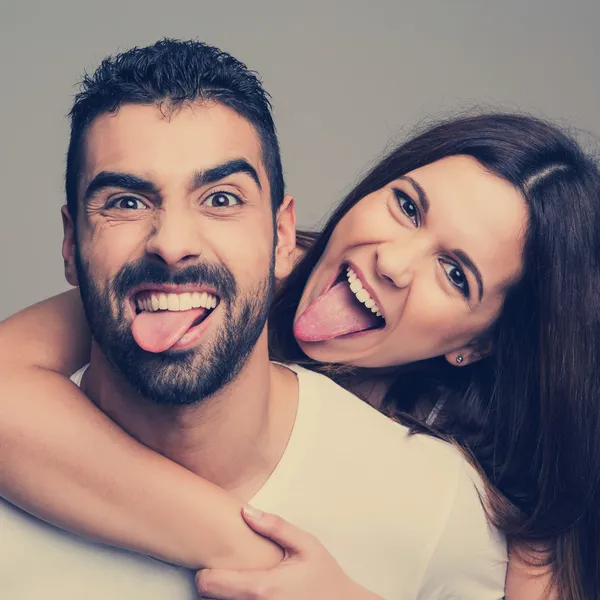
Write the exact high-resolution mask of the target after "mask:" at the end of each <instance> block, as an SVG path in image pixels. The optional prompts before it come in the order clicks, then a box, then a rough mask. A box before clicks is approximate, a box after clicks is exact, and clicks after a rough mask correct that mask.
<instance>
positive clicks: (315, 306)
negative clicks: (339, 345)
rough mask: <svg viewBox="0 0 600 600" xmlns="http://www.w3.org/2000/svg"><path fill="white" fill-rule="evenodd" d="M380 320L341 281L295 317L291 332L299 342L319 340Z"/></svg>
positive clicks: (366, 327)
mask: <svg viewBox="0 0 600 600" xmlns="http://www.w3.org/2000/svg"><path fill="white" fill-rule="evenodd" d="M380 323H381V321H380V319H379V318H378V317H377V316H376V315H375V314H374V313H372V312H371V311H370V310H369V309H368V308H366V307H365V306H364V305H362V304H361V303H360V302H359V301H358V300H357V299H356V296H355V295H354V294H353V292H352V290H351V289H350V286H349V285H348V283H347V282H345V281H344V282H341V283H338V284H336V285H334V286H333V287H332V288H331V289H330V290H329V291H328V292H326V293H325V294H323V295H322V296H320V297H319V298H317V300H315V301H314V302H313V303H312V304H311V305H310V306H309V307H308V308H307V309H306V310H305V311H304V312H303V313H302V314H301V315H300V316H299V317H298V318H297V319H296V322H295V323H294V335H295V336H296V338H297V339H299V340H300V341H303V342H322V341H325V340H331V339H334V338H337V337H340V336H342V335H347V334H349V333H356V332H357V331H364V330H365V329H372V328H373V327H377V326H378V325H379V324H380Z"/></svg>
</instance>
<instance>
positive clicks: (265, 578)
mask: <svg viewBox="0 0 600 600" xmlns="http://www.w3.org/2000/svg"><path fill="white" fill-rule="evenodd" d="M243 516H244V519H245V521H246V523H248V525H249V526H250V527H251V528H252V529H254V531H256V532H257V533H260V534H261V535H263V536H265V537H267V538H270V539H271V540H273V541H274V542H276V543H278V544H279V545H280V546H281V547H282V548H283V550H284V558H283V560H282V561H281V562H280V563H279V564H278V565H277V566H275V567H273V568H271V569H266V570H252V571H238V570H229V569H227V570H225V569H204V570H202V571H198V574H197V575H196V583H197V585H198V591H199V592H200V594H201V596H202V597H203V598H212V599H214V600H296V599H297V600H306V598H310V599H311V600H381V599H380V597H379V596H377V595H375V594H373V593H371V592H369V591H367V590H365V589H364V588H363V587H361V586H359V585H358V584H357V583H355V582H354V581H352V580H351V579H350V578H349V577H348V576H347V575H346V574H345V573H344V571H342V569H341V567H340V566H339V565H338V563H337V562H336V560H335V559H334V558H333V556H331V554H329V552H327V550H326V549H325V548H324V546H323V545H322V544H321V543H320V542H319V541H318V540H317V539H316V538H315V537H314V536H312V535H310V534H309V533H306V532H304V531H301V530H300V529H298V528H297V527H294V526H293V525H291V524H290V523H288V522H287V521H284V520H283V519H281V518H279V517H276V516H275V515H271V514H267V513H263V512H261V511H259V510H257V509H255V508H250V507H246V508H244V511H243Z"/></svg>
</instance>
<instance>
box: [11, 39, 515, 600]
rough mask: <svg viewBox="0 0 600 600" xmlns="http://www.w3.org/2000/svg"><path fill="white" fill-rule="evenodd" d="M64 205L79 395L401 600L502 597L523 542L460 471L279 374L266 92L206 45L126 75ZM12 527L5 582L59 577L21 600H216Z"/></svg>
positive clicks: (118, 70) (106, 99)
mask: <svg viewBox="0 0 600 600" xmlns="http://www.w3.org/2000/svg"><path fill="white" fill-rule="evenodd" d="M66 192H67V206H66V208H64V209H63V222H64V229H65V236H64V243H63V257H64V260H65V270H66V276H67V279H68V281H69V282H70V283H71V284H73V285H78V286H79V288H80V291H81V295H82V299H83V302H84V306H85V310H86V315H87V318H88V321H89V324H90V327H91V330H92V333H93V336H94V344H93V348H92V356H91V361H90V365H89V368H88V369H87V371H86V372H85V374H84V376H83V380H81V378H78V383H80V384H81V385H82V387H83V388H84V389H85V391H86V393H87V394H88V395H89V396H90V398H91V399H92V400H93V401H94V402H95V403H96V405H97V406H98V407H100V408H101V409H102V410H103V411H104V412H105V413H106V414H108V415H109V416H110V417H111V418H112V419H113V420H114V421H115V422H116V423H118V424H119V425H120V426H121V427H122V428H123V429H125V430H126V431H127V432H128V433H129V434H130V435H132V436H133V437H135V438H137V439H138V440H140V441H141V442H142V443H143V444H145V445H147V446H149V447H151V448H153V449H154V450H156V451H158V452H159V453H161V454H163V455H165V456H167V457H168V458H170V459H171V460H173V461H176V462H178V463H180V464H181V465H183V466H184V467H186V468H187V469H189V470H190V471H192V472H195V473H197V474H198V475H200V476H202V477H204V478H206V479H208V480H210V481H212V482H213V483H215V484H217V485H219V486H221V487H223V488H225V489H227V490H229V491H231V492H233V493H235V494H236V495H237V497H239V498H241V499H242V500H244V501H246V502H250V503H251V504H252V505H254V506H256V507H258V508H261V509H264V510H268V511H270V512H275V513H278V514H279V515H281V516H282V517H284V518H286V519H288V520H290V521H291V522H293V523H294V524H296V525H298V526H299V527H301V528H303V529H306V530H308V531H310V532H311V533H313V534H314V535H315V536H316V537H317V538H318V539H320V540H321V542H323V544H324V545H325V546H326V548H327V549H328V550H329V551H330V552H331V553H332V554H333V556H334V557H335V558H336V559H337V560H338V562H339V563H340V565H341V566H342V568H343V569H344V570H345V571H346V573H347V574H348V575H349V576H350V577H351V578H352V579H354V580H355V581H357V582H358V583H359V584H361V585H363V586H364V587H365V588H367V589H369V590H372V591H373V592H375V593H377V594H379V595H381V596H382V597H384V598H403V599H404V598H406V599H409V598H417V597H419V598H454V597H460V598H466V599H467V600H469V599H473V600H475V599H477V600H487V599H489V600H491V599H495V598H500V597H501V596H502V595H503V592H502V589H503V582H504V571H505V565H504V563H503V560H504V548H503V544H502V541H501V540H500V539H499V538H498V536H496V534H494V532H493V531H491V530H490V529H489V528H488V526H487V524H486V521H485V515H484V511H483V508H482V507H481V504H480V500H479V496H478V493H477V490H476V488H475V486H474V485H473V483H472V478H473V473H472V471H471V470H470V468H469V467H468V465H467V464H466V461H464V459H463V458H462V457H461V456H460V454H459V453H458V452H456V451H455V450H454V449H453V448H451V447H450V446H448V445H445V444H443V443H442V442H439V441H437V440H433V439H430V438H427V437H421V436H415V437H413V438H408V436H407V435H406V430H405V429H404V428H403V427H401V426H400V425H398V424H395V423H393V422H391V421H390V420H388V419H386V418H385V417H383V416H382V415H380V414H379V413H377V412H376V411H374V410H373V409H371V408H370V407H368V406H367V405H365V404H364V403H362V402H361V401H360V400H359V399H357V398H355V397H354V396H352V395H351V394H349V393H348V392H345V391H344V390H342V389H341V388H339V387H338V386H336V385H335V384H334V383H332V382H331V381H329V380H328V379H326V378H324V377H322V376H320V375H317V374H314V373H310V372H307V371H304V370H302V369H299V368H294V369H293V370H291V369H289V368H287V367H283V366H281V365H275V364H273V363H270V362H269V357H268V348H267V338H266V320H267V310H268V306H269V302H270V296H271V292H272V288H273V284H274V281H275V280H276V279H278V278H283V277H285V276H286V275H287V274H288V273H289V272H290V270H291V268H292V264H293V255H294V247H295V232H294V222H295V220H294V210H293V202H292V200H291V198H290V197H284V186H283V176H282V171H281V163H280V157H279V150H278V145H277V139H276V136H275V129H274V125H273V121H272V117H271V114H270V109H269V104H268V101H267V100H266V96H265V93H264V91H263V89H262V87H261V86H260V84H259V82H258V80H257V79H256V78H255V77H254V76H253V75H252V73H250V72H249V71H247V70H246V68H245V67H244V66H243V65H242V64H241V63H239V62H238V61H237V60H235V59H234V58H232V57H231V56H229V55H227V54H225V53H223V52H221V51H219V50H217V49H216V48H212V47H209V46H206V45H203V44H200V43H196V42H177V41H172V40H164V41H162V42H159V43H157V44H155V45H153V46H150V47H148V48H142V49H134V50H132V51H129V52H126V53H124V54H121V55H119V56H117V57H115V58H109V59H106V60H105V61H104V62H103V63H102V65H101V66H100V68H99V69H98V70H97V72H96V73H95V74H94V75H93V76H92V77H90V78H87V79H86V80H85V81H84V86H83V91H82V92H81V94H79V96H78V97H77V98H76V101H75V105H74V108H73V111H72V129H71V141H70V146H69V153H68V159H67V174H66ZM1 510H2V513H1V514H2V518H3V521H4V522H5V523H6V528H5V531H6V532H7V535H6V538H5V539H4V540H3V545H4V547H5V548H9V549H10V554H9V555H8V554H7V557H6V558H7V560H6V561H4V562H3V563H2V564H0V580H1V579H2V578H3V577H9V576H10V574H11V573H13V574H14V573H15V572H17V573H18V572H19V571H21V572H22V570H23V565H24V564H33V565H35V567H34V571H35V572H37V573H40V572H43V573H44V576H43V577H42V578H41V579H42V581H40V578H36V577H35V576H34V577H31V578H18V579H15V577H14V576H13V577H12V579H11V586H10V588H9V589H10V594H9V595H8V596H7V597H9V598H11V599H15V598H19V599H20V598H27V599H31V598H37V597H48V596H49V597H60V598H128V599H135V598H144V599H145V600H148V599H150V600H152V599H154V598H157V599H159V598H160V599H162V598H169V599H174V598H193V597H196V592H195V590H194V588H193V577H192V574H191V573H188V572H187V571H185V570H182V569H175V568H172V567H168V566H166V565H163V564H162V563H159V562H157V561H153V560H151V559H146V558H143V557H138V556H134V555H131V554H129V553H126V552H121V551H118V550H114V549H108V548H104V547H102V546H100V545H96V544H93V543H88V542H86V541H84V540H81V539H78V538H75V537H73V536H69V535H68V534H65V533H64V532H61V531H59V530H57V529H54V528H51V527H49V526H46V525H44V524H42V523H41V522H38V521H36V520H35V519H32V518H28V517H26V516H25V515H23V514H22V513H20V512H18V511H16V510H13V509H11V508H9V507H8V506H5V505H2V507H1ZM199 535H201V532H199ZM3 537H4V536H3ZM7 540H8V541H7ZM14 550H17V551H14ZM51 551H52V555H51ZM48 591H49V592H50V595H49V594H48Z"/></svg>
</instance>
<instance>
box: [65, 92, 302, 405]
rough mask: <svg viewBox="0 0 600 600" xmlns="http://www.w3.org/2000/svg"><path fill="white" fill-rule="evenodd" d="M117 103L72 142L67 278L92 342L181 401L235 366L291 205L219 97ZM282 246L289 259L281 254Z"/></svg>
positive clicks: (262, 316) (286, 231)
mask: <svg viewBox="0 0 600 600" xmlns="http://www.w3.org/2000/svg"><path fill="white" fill-rule="evenodd" d="M167 114H168V115H169V116H167V117H165V111H164V110H163V111H161V109H160V108H158V107H155V106H147V105H125V106H123V107H121V108H120V109H119V110H118V112H117V113H115V114H104V115H102V116H100V117H98V118H97V119H96V120H95V121H94V122H93V123H92V124H91V126H90V127H89V129H88V132H87V134H86V137H85V142H84V148H83V156H84V160H83V166H82V171H81V176H80V182H79V214H78V217H77V227H76V234H75V232H74V229H73V224H72V223H71V220H70V218H69V216H68V214H67V213H66V211H65V209H63V215H64V221H65V240H64V243H63V256H64V258H65V263H66V270H67V279H68V280H69V281H70V283H72V284H74V285H77V284H78V285H79V286H80V289H81V295H82V298H83V302H84V306H85V309H86V314H87V318H88V321H89V323H90V327H91V329H92V333H93V335H94V338H95V340H96V342H97V343H98V345H99V347H100V348H101V350H102V352H103V353H104V354H105V356H106V357H107V359H108V360H109V362H111V363H112V364H113V366H115V367H116V368H117V369H118V370H119V371H120V372H121V374H122V375H123V376H124V377H125V379H126V380H127V381H128V382H129V383H130V384H131V385H132V386H133V387H134V389H136V391H137V392H139V393H141V394H142V395H143V396H145V397H147V398H150V399H152V400H154V401H157V402H163V403H170V404H189V403H193V402H196V401H198V400H200V399H202V398H205V397H207V396H211V395H213V394H214V393H215V392H217V391H218V390H219V389H220V388H221V387H222V386H223V385H225V384H226V383H228V382H229V381H231V380H232V379H233V378H234V377H235V376H236V375H237V373H238V372H239V370H240V369H241V367H242V366H243V364H244V363H245V361H246V359H247V358H248V356H249V354H250V352H251V351H252V349H253V348H254V346H255V344H256V342H257V340H258V338H259V337H260V335H261V334H262V333H263V331H264V328H265V323H266V318H267V313H268V308H269V302H270V296H271V290H272V286H273V279H274V276H275V275H276V276H278V277H282V276H285V275H287V273H288V272H289V269H290V268H291V261H292V250H293V237H294V232H293V230H294V215H293V203H292V202H291V201H288V202H285V203H284V206H283V208H282V209H281V210H280V211H279V213H278V219H277V228H278V233H279V245H278V247H277V248H275V247H274V239H275V237H274V229H273V216H272V209H271V199H270V190H269V184H268V178H267V174H266V173H265V170H264V167H263V161H262V155H261V145H260V140H259V138H258V135H257V133H256V131H255V129H254V128H253V126H252V125H251V124H250V123H249V122H248V121H246V120H245V119H244V118H243V117H241V116H239V115H238V114H237V113H235V112H234V111H232V110H230V109H229V108H227V107H224V106H222V105H220V104H214V103H212V104H204V105H201V104H195V105H192V106H186V107H183V108H181V109H179V110H176V111H175V112H173V113H172V114H169V113H167ZM288 255H289V256H288Z"/></svg>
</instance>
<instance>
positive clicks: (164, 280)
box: [111, 258, 237, 302]
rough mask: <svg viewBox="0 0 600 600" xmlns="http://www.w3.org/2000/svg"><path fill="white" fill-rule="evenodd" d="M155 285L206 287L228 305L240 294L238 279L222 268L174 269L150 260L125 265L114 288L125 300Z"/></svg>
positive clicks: (207, 265)
mask: <svg viewBox="0 0 600 600" xmlns="http://www.w3.org/2000/svg"><path fill="white" fill-rule="evenodd" d="M152 284H154V285H164V284H170V285H202V284H204V285H208V286H210V287H212V288H213V289H214V290H215V292H216V293H217V294H218V295H219V297H220V298H221V300H224V301H225V302H230V301H231V300H232V299H233V298H235V295H236V293H237V285H236V282H235V277H234V276H233V274H232V273H231V271H229V270H228V269H227V268H226V267H224V266H222V265H217V264H214V263H208V262H203V263H195V264H193V265H189V266H187V267H183V268H180V269H172V268H170V267H169V266H168V265H166V264H164V263H161V262H158V261H156V260H150V259H148V258H142V259H140V260H139V261H136V262H134V263H129V264H127V265H125V266H124V267H123V268H122V269H120V271H119V272H118V273H117V275H116V276H115V278H114V280H113V282H112V286H111V287H112V288H113V291H114V293H115V294H116V295H117V297H118V298H124V297H126V296H127V295H128V294H129V292H130V290H131V289H132V288H134V287H138V286H145V285H152Z"/></svg>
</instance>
